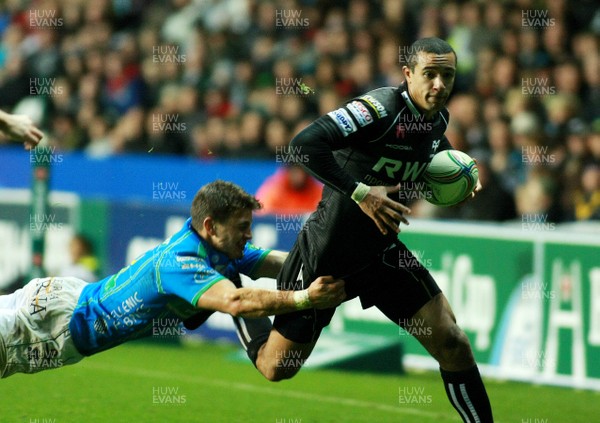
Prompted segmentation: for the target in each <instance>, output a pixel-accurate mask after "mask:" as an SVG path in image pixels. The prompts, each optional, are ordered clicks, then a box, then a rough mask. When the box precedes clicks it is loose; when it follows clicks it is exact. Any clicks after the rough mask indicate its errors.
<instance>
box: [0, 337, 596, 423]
mask: <svg viewBox="0 0 600 423" xmlns="http://www.w3.org/2000/svg"><path fill="white" fill-rule="evenodd" d="M235 348H236V347H234V346H231V345H229V344H224V345H223V344H213V343H203V344H200V345H186V346H175V345H164V344H157V343H146V342H137V343H132V344H128V345H123V346H121V347H118V348H115V349H113V350H111V351H107V352H104V353H101V354H98V355H97V356H93V357H90V358H87V359H85V360H83V361H82V362H81V363H79V364H76V365H74V366H68V367H65V368H62V369H58V370H53V371H47V372H42V373H39V374H36V375H15V376H11V377H10V378H8V379H5V380H0V422H2V423H12V422H15V423H71V422H73V423H80V422H90V423H93V422H110V423H120V422H126V423H130V422H131V423H133V422H160V423H171V422H205V423H218V422H227V423H228V422H243V423H254V422H257V423H259V422H260V423H262V422H265V423H310V422H315V423H351V422H368V423H385V422H409V423H412V422H418V423H443V422H460V420H459V419H458V417H457V414H456V413H455V412H454V410H453V409H451V407H450V404H449V402H448V401H447V399H446V395H445V393H444V391H443V386H442V384H441V383H440V378H439V375H438V374H437V373H431V372H426V373H419V374H416V373H411V374H409V375H407V376H385V375H373V374H361V373H348V372H339V371H331V370H316V369H304V370H303V371H301V372H300V373H299V374H298V375H297V376H296V377H295V378H294V379H292V380H289V381H284V382H279V383H270V382H267V381H266V380H264V379H262V376H260V375H259V374H258V372H257V371H256V370H255V369H254V368H253V367H252V366H251V365H250V364H249V362H247V363H246V362H239V361H234V360H232V359H231V356H232V353H233V352H234V351H236V349H235ZM486 384H487V388H488V392H489V394H490V397H491V399H492V404H493V406H494V414H495V417H496V421H497V422H498V423H542V422H544V423H563V422H564V423H577V422H593V421H599V420H598V419H599V417H598V416H599V415H600V395H599V394H598V393H595V392H589V391H576V390H573V389H565V388H554V387H541V386H533V385H528V384H521V383H509V382H497V381H493V380H487V381H486Z"/></svg>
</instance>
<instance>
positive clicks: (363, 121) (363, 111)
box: [346, 100, 373, 126]
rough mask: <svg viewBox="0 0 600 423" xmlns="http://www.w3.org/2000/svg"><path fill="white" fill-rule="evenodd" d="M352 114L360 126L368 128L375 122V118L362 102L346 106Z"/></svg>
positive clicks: (354, 102)
mask: <svg viewBox="0 0 600 423" xmlns="http://www.w3.org/2000/svg"><path fill="white" fill-rule="evenodd" d="M346 107H347V108H348V110H350V113H352V114H353V115H354V117H355V118H356V121H357V122H358V124H359V125H360V126H366V125H368V124H369V123H371V122H373V116H371V112H369V110H368V109H367V108H366V107H365V105H364V104H362V103H361V102H360V101H356V100H355V101H353V102H352V103H348V104H346Z"/></svg>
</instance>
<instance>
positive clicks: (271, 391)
mask: <svg viewBox="0 0 600 423" xmlns="http://www.w3.org/2000/svg"><path fill="white" fill-rule="evenodd" d="M81 367H83V365H82V366H81ZM85 367H87V368H88V369H92V370H102V371H108V372H115V373H125V374H128V375H135V376H141V377H147V378H155V379H167V380H169V381H173V380H179V381H182V382H186V383H194V384H201V385H213V386H219V387H223V388H228V389H232V388H233V389H237V390H240V391H249V392H252V393H257V392H260V393H263V394H268V395H275V396H279V397H288V398H295V399H302V400H308V401H315V402H324V403H331V404H336V405H347V406H350V407H358V408H367V409H377V410H380V411H385V412H388V413H397V414H412V415H414V416H424V417H431V418H437V419H439V418H440V417H444V418H448V417H449V416H447V415H444V414H442V413H434V412H428V411H423V410H418V409H415V408H409V407H393V406H391V405H385V404H379V403H376V402H370V401H361V400H355V399H348V398H342V397H335V396H326V395H321V394H311V393H308V392H301V391H289V390H282V389H275V388H266V387H262V386H257V385H252V384H250V383H241V382H231V381H229V380H224V379H208V378H203V377H199V376H188V375H182V374H175V373H169V372H162V371H158V370H148V369H140V368H130V367H117V366H114V365H110V366H109V365H103V364H99V363H89V362H88V363H85ZM453 417H454V416H453ZM450 418H452V417H450ZM452 420H455V421H460V419H458V418H457V417H456V418H452Z"/></svg>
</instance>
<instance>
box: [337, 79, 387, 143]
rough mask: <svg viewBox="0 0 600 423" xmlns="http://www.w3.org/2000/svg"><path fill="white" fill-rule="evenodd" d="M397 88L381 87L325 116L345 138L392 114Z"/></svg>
mask: <svg viewBox="0 0 600 423" xmlns="http://www.w3.org/2000/svg"><path fill="white" fill-rule="evenodd" d="M396 95H397V88H395V87H383V88H377V89H376V90H373V91H369V92H368V93H366V94H363V95H360V96H358V97H356V98H354V99H352V100H350V101H349V102H348V103H346V104H345V105H344V107H340V108H339V109H336V110H333V111H331V112H329V113H327V115H328V116H329V117H330V118H331V119H332V120H333V121H334V122H335V124H336V125H337V126H338V128H340V130H341V131H342V134H343V135H344V136H345V137H346V136H348V135H350V134H352V133H354V132H356V131H357V130H358V129H359V128H361V127H365V126H368V125H370V124H372V123H373V122H375V121H377V120H380V119H383V118H385V117H387V116H391V115H392V114H393V110H394V108H395V107H396Z"/></svg>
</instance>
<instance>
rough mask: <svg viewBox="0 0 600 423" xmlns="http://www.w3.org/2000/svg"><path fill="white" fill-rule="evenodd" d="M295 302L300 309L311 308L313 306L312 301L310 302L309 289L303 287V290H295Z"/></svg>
mask: <svg viewBox="0 0 600 423" xmlns="http://www.w3.org/2000/svg"><path fill="white" fill-rule="evenodd" d="M294 303H295V304H296V308H297V309H298V310H304V309H307V308H310V307H311V306H312V303H311V302H310V298H309V297H308V289H303V290H302V291H294Z"/></svg>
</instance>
